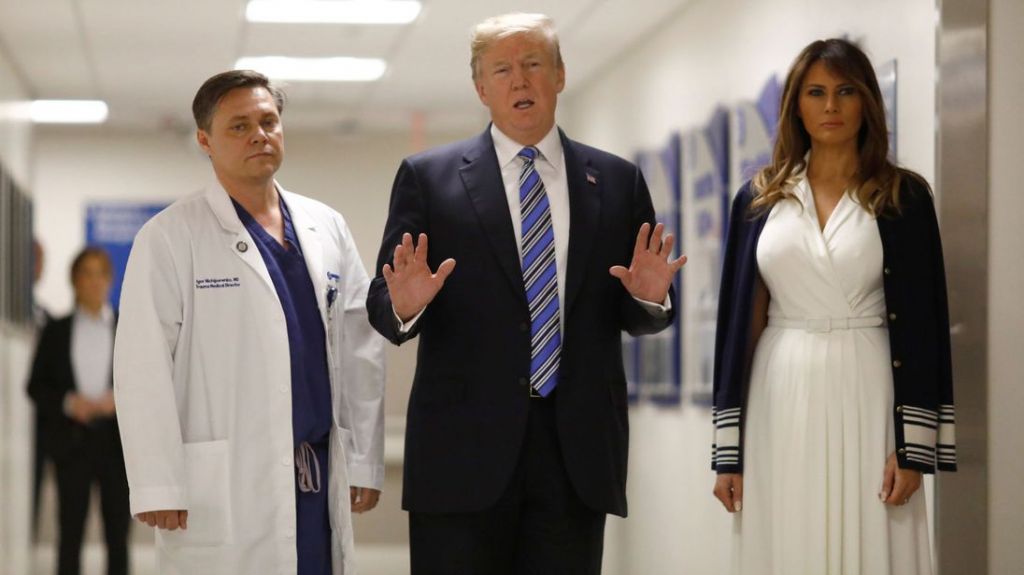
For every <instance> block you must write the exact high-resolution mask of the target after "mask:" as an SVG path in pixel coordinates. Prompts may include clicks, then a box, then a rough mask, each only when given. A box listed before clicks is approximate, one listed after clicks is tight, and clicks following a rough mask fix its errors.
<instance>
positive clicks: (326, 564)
mask: <svg viewBox="0 0 1024 575" xmlns="http://www.w3.org/2000/svg"><path fill="white" fill-rule="evenodd" d="M231 202H232V203H233V204H234V206H235V212H236V213H237V214H238V217H239V219H241V220H242V224H243V225H245V229H247V230H248V231H249V235H251V236H252V239H253V240H254V241H255V243H256V247H257V248H258V249H259V251H260V255H262V256H263V263H265V264H266V266H267V272H269V273H270V279H271V280H272V281H273V283H274V289H275V291H277V297H278V299H279V300H281V309H282V311H283V312H284V318H285V324H286V325H287V328H288V352H289V356H290V358H291V376H292V432H293V438H294V446H295V448H296V449H297V448H298V447H299V445H301V444H302V443H303V442H308V443H309V444H310V445H311V446H312V447H313V451H314V452H315V453H316V458H317V460H318V461H319V463H320V479H321V482H320V491H319V493H313V492H305V493H304V492H301V491H299V490H298V482H297V481H296V491H295V505H296V543H297V551H298V559H299V565H298V568H299V569H298V572H299V575H315V574H323V575H330V573H331V526H330V517H329V515H328V505H327V477H328V475H327V473H328V469H327V462H328V461H327V460H328V445H327V441H328V438H329V436H330V432H331V424H332V423H331V422H332V420H331V380H330V376H329V374H328V365H327V339H326V335H325V331H324V324H323V320H322V319H321V316H320V308H319V307H317V300H316V291H315V288H314V287H313V282H312V280H310V278H309V270H308V268H306V260H305V258H304V257H303V254H302V247H301V246H300V245H299V239H298V236H297V235H296V234H295V227H294V226H293V225H292V218H291V213H289V211H288V206H286V205H285V203H284V201H283V200H280V206H281V215H282V216H283V219H284V240H285V244H286V245H287V247H285V246H282V245H281V244H279V243H278V242H277V240H276V239H274V238H273V237H272V236H271V235H270V234H268V233H267V232H266V230H264V229H263V226H261V225H260V224H259V222H257V221H256V219H255V218H253V217H252V216H251V215H250V214H249V212H247V211H245V208H243V207H242V206H241V205H240V204H238V203H237V202H235V201H234V199H232V200H231ZM310 465H311V466H312V463H311V464H310Z"/></svg>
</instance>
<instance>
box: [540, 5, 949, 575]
mask: <svg viewBox="0 0 1024 575" xmlns="http://www.w3.org/2000/svg"><path fill="white" fill-rule="evenodd" d="M935 23H936V12H935V8H934V2H933V1H932V0H912V1H911V0H907V1H903V2H890V1H887V0H864V1H861V2H849V1H847V0H776V1H772V2H749V1H743V0H693V1H692V2H690V3H689V4H687V5H686V6H684V7H683V8H682V9H681V10H680V11H679V12H678V13H677V14H676V15H675V17H673V18H672V19H670V20H668V21H666V22H665V23H664V25H663V26H662V28H661V29H660V30H658V31H657V32H656V33H655V34H653V35H651V36H650V37H649V38H648V39H647V40H645V41H644V42H642V43H641V44H639V45H637V46H635V47H634V48H633V49H632V50H630V51H629V52H627V53H625V54H623V55H622V56H621V57H620V58H619V59H618V60H617V61H616V62H615V63H614V64H613V65H612V66H610V67H609V68H607V69H606V70H604V71H603V72H602V73H601V74H598V75H597V76H596V77H593V78H591V79H589V80H588V83H587V84H586V85H584V86H582V87H581V89H579V90H577V91H575V92H574V95H573V97H572V98H566V99H565V101H563V102H562V103H561V105H560V109H561V114H562V116H561V117H560V121H561V124H562V125H563V126H564V127H565V128H566V130H567V132H568V134H569V136H570V137H573V138H575V139H578V140H580V141H583V142H586V143H588V144H591V145H595V146H597V147H600V148H603V149H606V150H609V151H611V152H614V153H617V154H619V155H622V156H624V157H627V158H631V157H633V154H634V153H635V152H636V151H637V150H638V149H642V148H654V147H659V146H662V145H664V144H665V142H667V139H668V136H669V134H670V133H672V132H673V131H677V130H681V129H688V128H693V127H698V126H701V125H703V124H704V122H705V121H706V120H707V119H708V118H709V116H710V114H711V112H712V111H713V109H714V108H715V106H717V105H722V104H724V105H728V104H730V103H731V102H735V101H737V100H740V99H753V98H755V97H756V96H757V91H758V90H759V89H760V88H761V86H762V85H763V83H764V81H765V80H766V79H767V78H768V77H769V75H770V74H772V73H773V72H775V73H778V74H779V79H780V82H781V81H784V79H785V73H786V71H787V69H788V67H789V65H790V63H791V62H792V61H793V59H794V58H795V57H796V55H797V53H798V52H799V51H800V50H801V49H802V48H803V47H804V46H805V45H806V44H808V43H809V42H810V41H812V40H815V39H818V38H826V37H833V36H840V35H848V36H849V37H850V38H851V39H853V40H856V41H860V42H861V45H862V46H863V47H864V48H865V49H866V51H867V52H868V55H869V56H870V57H871V58H872V61H873V62H874V63H875V64H876V65H877V64H882V63H884V62H886V61H888V60H891V59H893V58H896V59H897V61H898V75H899V79H898V95H897V97H898V110H899V113H898V118H897V123H898V137H899V142H898V148H899V152H900V161H901V162H902V163H903V164H905V165H907V166H909V167H912V168H913V169H915V170H917V171H919V172H920V173H922V174H923V175H924V176H925V177H926V178H928V179H929V180H931V179H932V178H933V176H934V167H935V162H934V155H935V145H934V115H935V88H934V86H935V31H934V30H935ZM566 66H567V70H568V74H569V75H570V76H571V75H572V62H567V63H566ZM683 385H684V386H685V385H686V382H684V384H683ZM711 430H712V427H711V420H710V414H709V413H708V411H706V410H704V409H700V408H694V407H692V406H684V407H683V408H681V409H672V410H660V409H656V408H652V407H641V408H639V409H635V410H634V411H633V413H632V414H631V446H630V476H629V497H630V512H631V514H630V517H629V518H628V519H626V520H625V521H620V520H613V521H611V522H610V523H609V529H608V536H607V539H606V558H607V563H606V564H607V566H608V569H607V571H608V572H609V573H612V574H615V573H621V574H634V573H643V574H644V575H658V574H676V573H680V572H686V573H692V574H698V575H699V574H704V573H708V574H710V573H718V572H722V571H724V570H726V569H727V567H728V560H727V557H728V553H729V547H730V527H729V526H730V521H729V518H728V516H727V514H726V513H725V512H724V511H723V510H722V509H721V506H720V505H719V504H718V503H717V501H716V500H715V499H714V498H713V497H712V495H711V489H712V487H713V484H714V475H713V473H712V472H711V470H710V465H709V458H710V446H711Z"/></svg>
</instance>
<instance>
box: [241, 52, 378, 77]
mask: <svg viewBox="0 0 1024 575" xmlns="http://www.w3.org/2000/svg"><path fill="white" fill-rule="evenodd" d="M387 67H388V65H387V63H386V62H385V61H384V60H381V59H379V58H344V57H336V58H292V57H288V56H257V57H249V58H239V59H238V61H237V62H235V68H236V69H239V70H256V71H257V72H260V73H262V74H265V75H267V76H269V77H270V78H273V79H275V80H294V81H302V82H372V81H374V80H379V79H380V77H381V76H383V75H384V71H385V70H387Z"/></svg>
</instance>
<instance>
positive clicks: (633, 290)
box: [608, 223, 686, 303]
mask: <svg viewBox="0 0 1024 575" xmlns="http://www.w3.org/2000/svg"><path fill="white" fill-rule="evenodd" d="M664 232H665V224H658V225H656V226H654V233H653V234H651V224H647V223H645V224H644V225H642V226H640V232H639V233H637V235H636V246H635V247H634V248H633V261H631V262H630V264H629V268H628V269H627V268H626V267H623V266H612V267H611V269H609V270H608V273H610V274H612V275H613V276H615V277H617V278H619V281H621V282H622V285H623V287H625V288H626V291H628V292H629V294H630V295H631V296H633V297H635V298H637V299H640V300H644V301H649V302H653V303H661V302H663V301H665V297H666V296H667V295H668V288H669V286H671V285H672V276H674V275H675V274H676V272H678V271H679V269H680V268H682V267H683V264H685V263H686V256H679V257H678V258H676V259H674V260H669V259H668V257H669V256H670V255H671V254H672V243H673V241H674V240H675V238H673V237H672V234H668V235H666V236H665V239H664V241H662V237H661V236H662V234H663V233H664Z"/></svg>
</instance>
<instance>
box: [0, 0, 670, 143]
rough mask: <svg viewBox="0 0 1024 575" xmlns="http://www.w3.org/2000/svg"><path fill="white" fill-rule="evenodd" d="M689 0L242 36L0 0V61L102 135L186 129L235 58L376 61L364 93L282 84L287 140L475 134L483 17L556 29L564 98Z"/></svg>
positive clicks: (427, 7)
mask: <svg viewBox="0 0 1024 575" xmlns="http://www.w3.org/2000/svg"><path fill="white" fill-rule="evenodd" d="M686 2H687V0H547V1H540V0H524V1H522V2H507V1H504V2H503V1H499V0H473V1H461V2H460V1H457V0H424V6H423V11H422V12H421V13H420V16H419V18H418V19H417V20H416V21H415V22H413V23H412V24H409V25H405V26H353V25H334V24H329V25H324V24H312V25H310V24H253V23H248V22H246V21H245V17H244V11H245V0H0V51H2V52H3V53H4V56H6V58H7V59H9V60H10V61H11V62H12V63H13V65H14V66H15V68H16V69H17V70H18V71H19V73H20V75H21V76H22V79H23V80H24V82H25V84H26V86H27V88H28V90H29V93H30V94H29V95H30V96H31V97H33V98H97V99H103V100H106V101H107V103H108V104H109V105H110V119H109V124H110V125H111V126H113V127H118V128H129V129H146V130H151V129H172V130H190V129H191V126H192V120H191V112H190V105H191V102H192V96H193V95H194V94H195V90H196V89H197V88H198V87H199V85H200V84H201V83H202V82H203V80H205V79H206V78H208V77H209V76H212V75H213V74H216V73H218V72H221V71H224V70H227V69H229V68H231V67H232V66H233V65H234V62H235V60H236V59H237V58H239V57H241V56H264V55H289V56H363V57H377V58H384V59H385V60H387V62H388V72H387V74H386V75H385V77H384V78H383V79H382V80H380V81H378V82H373V83H292V84H290V85H287V86H286V92H287V93H288V108H287V110H286V123H287V125H288V128H289V130H296V129H301V130H307V129H308V130H317V129H323V130H335V131H349V132H350V131H354V130H358V131H398V130H407V129H409V126H410V125H411V124H412V123H413V122H414V121H416V120H414V118H415V119H418V120H419V121H421V122H423V124H424V126H425V128H426V129H428V130H438V131H445V130H466V129H476V128H478V127H480V125H481V124H482V122H483V121H484V120H485V119H486V110H485V109H484V108H483V107H482V105H480V103H479V102H478V101H477V99H476V95H475V93H474V91H473V88H472V84H471V80H470V72H469V47H468V44H469V42H468V38H469V30H470V28H471V26H472V25H473V24H475V23H476V22H478V21H480V20H482V19H484V18H486V17H488V16H492V15H495V14H500V13H503V12H508V11H512V10H519V11H525V12H545V13H547V14H548V15H550V16H551V17H552V18H554V19H555V23H556V25H557V26H558V28H559V36H560V38H561V43H562V54H563V57H564V59H565V62H566V70H567V88H566V90H567V93H568V94H571V93H572V91H573V90H574V89H577V88H578V87H579V86H581V85H583V84H584V83H585V81H586V78H587V77H588V76H589V75H590V74H592V73H593V72H594V71H596V70H598V69H599V68H600V67H601V66H603V65H605V64H606V63H608V62H609V61H611V60H613V59H614V58H615V57H616V56H617V55H618V54H620V53H621V52H622V51H623V50H625V49H628V47H629V46H631V45H632V44H634V43H635V42H637V41H638V40H640V39H641V38H643V37H644V36H646V35H647V34H649V33H650V32H651V31H652V30H653V29H654V28H656V27H657V26H658V24H659V23H660V22H662V21H664V20H665V19H666V18H667V17H668V16H669V15H671V14H673V13H674V12H676V11H677V10H679V9H680V7H681V6H682V5H683V4H685V3H686Z"/></svg>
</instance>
